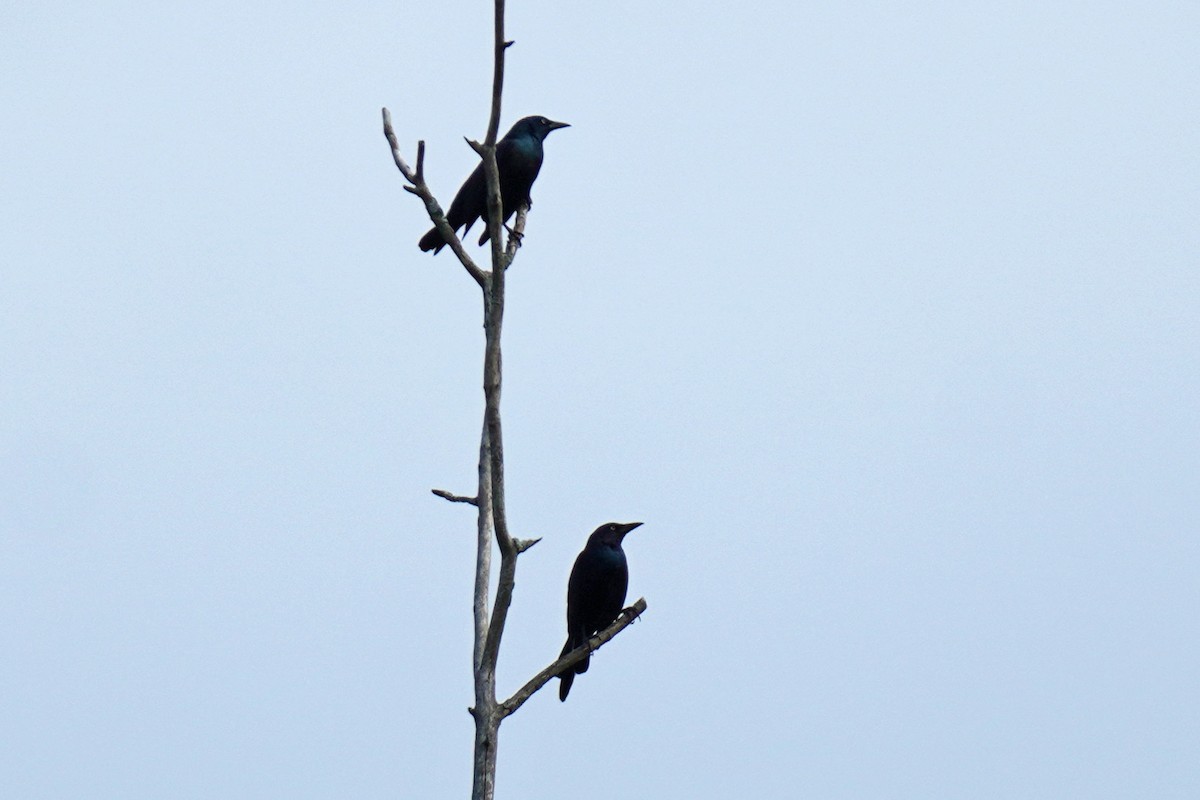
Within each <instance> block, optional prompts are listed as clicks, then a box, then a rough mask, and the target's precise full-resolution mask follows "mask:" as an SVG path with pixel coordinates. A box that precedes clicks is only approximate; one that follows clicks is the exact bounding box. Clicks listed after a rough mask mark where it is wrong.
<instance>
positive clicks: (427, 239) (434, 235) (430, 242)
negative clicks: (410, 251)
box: [417, 228, 446, 254]
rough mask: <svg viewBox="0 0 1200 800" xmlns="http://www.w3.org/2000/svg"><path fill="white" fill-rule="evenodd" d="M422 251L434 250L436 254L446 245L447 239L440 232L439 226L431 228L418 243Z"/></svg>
mask: <svg viewBox="0 0 1200 800" xmlns="http://www.w3.org/2000/svg"><path fill="white" fill-rule="evenodd" d="M417 244H418V246H419V247H420V248H421V250H422V252H426V253H428V252H429V251H430V250H432V251H433V252H434V253H435V254H436V253H437V252H438V251H439V250H441V249H442V248H443V247H445V246H446V240H445V239H443V238H442V235H441V234H440V233H438V229H437V228H430V229H429V232H428V233H426V234H425V235H424V236H422V237H421V241H420V242H418V243H417Z"/></svg>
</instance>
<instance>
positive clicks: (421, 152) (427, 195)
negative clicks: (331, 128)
mask: <svg viewBox="0 0 1200 800" xmlns="http://www.w3.org/2000/svg"><path fill="white" fill-rule="evenodd" d="M383 135H384V136H386V137H387V140H388V144H389V145H391V148H392V160H393V161H395V162H396V168H397V169H399V170H400V174H401V175H403V176H404V179H405V180H406V181H408V182H409V184H410V185H408V186H405V187H404V191H406V192H409V193H411V194H415V195H416V196H417V197H419V198H421V201H422V202H424V203H425V211H426V213H428V214H429V219H430V220H431V221H432V222H433V226H434V227H435V228H437V230H438V233H440V234H441V235H442V239H443V240H444V241H445V242H446V243H447V244H448V245H450V249H451V250H453V251H454V255H455V256H457V257H458V261H459V263H460V264H462V265H463V268H464V269H466V271H467V273H468V274H469V275H470V276H471V277H472V278H474V279H475V282H476V283H478V284H479V286H480V287H481V288H482V287H483V286H484V284H485V283H486V282H487V275H486V273H484V271H483V270H481V269H480V268H479V266H478V265H476V263H475V261H474V260H473V259H472V258H471V256H470V255H469V254H468V253H467V251H466V248H464V247H463V243H462V240H460V239H459V238H458V234H457V233H455V232H454V229H453V228H451V227H450V223H449V222H448V221H447V220H446V214H445V212H444V211H442V207H441V205H440V204H439V203H438V201H437V198H435V197H434V196H433V192H432V191H430V189H429V185H428V184H426V183H425V142H424V140H422V141H420V142H418V143H417V168H416V170H415V171H414V170H413V169H412V167H410V166H409V165H408V163H407V162H406V161H405V160H404V157H403V156H401V155H400V143H399V141H397V139H396V131H395V130H394V129H393V128H392V114H391V112H390V111H388V110H387V109H386V108H385V109H383Z"/></svg>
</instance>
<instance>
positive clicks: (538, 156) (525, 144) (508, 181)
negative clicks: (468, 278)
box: [420, 117, 571, 253]
mask: <svg viewBox="0 0 1200 800" xmlns="http://www.w3.org/2000/svg"><path fill="white" fill-rule="evenodd" d="M569 127H571V126H570V125H568V124H567V123H565V122H555V121H554V120H552V119H546V118H545V117H525V118H524V119H522V120H519V121H518V122H517V124H516V125H513V126H512V130H510V131H509V132H508V133H506V134H504V138H503V139H501V140H500V141H498V142H496V167H497V168H498V169H499V170H500V205H501V206H502V207H503V209H504V221H505V222H508V218H509V217H511V216H512V215H513V212H515V211H516V210H517V207H518V206H521V205H526V206H530V207H532V205H533V201H532V200H530V199H529V190H530V189H531V188H533V181H534V179H535V178H537V176H538V170H540V169H541V168H542V142H543V141H544V140H545V138H546V137H547V136H548V135H549V134H550V131H556V130H558V129H559V128H569ZM486 214H487V181H486V179H485V178H484V177H483V162H482V161H480V162H479V166H477V167H475V171H474V172H472V173H471V174H470V175H469V176H468V177H467V179H466V181H464V182H463V185H462V187H461V188H460V189H459V190H458V194H456V195H454V202H453V203H451V204H450V211H448V212H447V213H446V221H447V222H449V223H450V227H451V228H454V230H455V231H457V230H458V229H459V228H462V226H464V225H466V226H467V227H466V228H463V236H466V235H467V231H469V230H471V226H472V225H474V224H475V220H477V219H479V218H480V217H483V216H484V215H486ZM487 240H488V231H487V221H486V220H484V225H483V236H480V237H479V243H480V244H483V243H484V242H486V241H487ZM420 245H421V249H422V250H424V251H426V252H428V251H430V250H432V251H433V252H434V253H436V252H438V251H439V250H441V249H442V248H443V247H445V246H446V240H445V239H443V238H442V235H441V234H440V233H438V231H437V228H431V229H430V231H429V233H427V234H425V235H424V236H422V237H421V242H420Z"/></svg>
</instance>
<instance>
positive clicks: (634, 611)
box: [500, 597, 646, 717]
mask: <svg viewBox="0 0 1200 800" xmlns="http://www.w3.org/2000/svg"><path fill="white" fill-rule="evenodd" d="M645 610H646V598H644V597H641V598H638V601H637V602H636V603H634V604H633V605H631V606H630V607H629V608H626V609H624V610H623V611H622V612H621V613H620V615H619V616H618V617H617V618H616V620H615V621H614V622H613V623H612V624H611V625H609V626H608V627H607V628H605V629H604V630H602V631H600V632H599V633H597V634H596V635H595V636H593V637H592V638H590V639H588V640H587V644H585V645H582V646H580V647H576V648H575V649H574V650H572V651H571V652H569V653H567V654H566V655H565V656H563V657H562V658H560V659H558V660H557V661H555V662H554V663H553V664H551V665H550V666H548V667H546V668H545V669H544V670H542V671H541V672H539V673H538V674H537V675H534V676H533V677H532V678H530V679H529V682H528V683H526V684H525V685H524V686H522V687H521V688H520V689H518V690H517V691H516V693H515V694H514V695H513V696H512V697H510V698H508V699H507V700H505V701H504V702H503V703H501V704H500V715H501V717H507V716H508V715H509V714H511V713H513V712H514V711H516V710H517V709H518V708H520V707H521V706H522V705H523V704H524V703H525V701H526V700H528V699H529V698H530V697H532V696H533V694H534V692H536V691H537V690H538V689H541V688H542V687H543V686H545V685H546V684H547V683H548V682H549V681H550V679H551V678H553V677H554V676H556V675H558V674H559V673H560V672H562V671H563V670H565V669H566V668H567V667H571V666H574V665H575V664H578V663H579V662H580V661H582V660H583V659H584V658H585V657H586V656H587V655H588V654H589V653H592V652H594V651H596V650H599V649H600V648H601V647H602V646H603V645H604V644H605V643H607V642H608V641H609V640H611V639H612V638H613V637H614V636H616V635H617V634H618V633H620V632H621V631H623V630H625V629H626V628H627V627H629V626H630V625H632V624H633V621H634V620H636V619H637V618H638V617H639V616H641V614H642V612H644V611H645Z"/></svg>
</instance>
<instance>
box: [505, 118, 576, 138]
mask: <svg viewBox="0 0 1200 800" xmlns="http://www.w3.org/2000/svg"><path fill="white" fill-rule="evenodd" d="M569 127H571V126H570V125H568V124H567V123H565V122H555V121H554V120H552V119H546V118H545V117H525V118H524V119H522V120H519V121H518V122H517V124H516V125H513V129H512V130H511V131H509V133H508V136H512V135H513V134H514V133H517V132H518V131H520V132H521V133H522V134H523V135H526V136H534V137H536V138H537V140H538V141H539V142H540V141H544V140H545V138H546V137H547V136H549V135H550V131H556V130H558V129H559V128H569Z"/></svg>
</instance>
